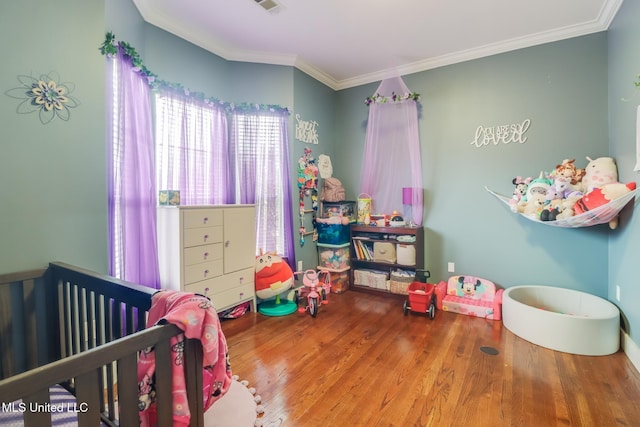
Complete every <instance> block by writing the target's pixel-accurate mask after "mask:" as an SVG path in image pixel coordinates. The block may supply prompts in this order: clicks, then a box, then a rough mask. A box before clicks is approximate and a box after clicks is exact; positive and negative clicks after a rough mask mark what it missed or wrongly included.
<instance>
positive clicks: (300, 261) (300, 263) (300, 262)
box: [298, 260, 302, 271]
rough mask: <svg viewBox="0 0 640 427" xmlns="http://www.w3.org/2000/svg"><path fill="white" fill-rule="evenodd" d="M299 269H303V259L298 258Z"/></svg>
mask: <svg viewBox="0 0 640 427" xmlns="http://www.w3.org/2000/svg"><path fill="white" fill-rule="evenodd" d="M298 271H302V260H298Z"/></svg>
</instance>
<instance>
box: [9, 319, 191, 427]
mask: <svg viewBox="0 0 640 427" xmlns="http://www.w3.org/2000/svg"><path fill="white" fill-rule="evenodd" d="M180 333H182V331H181V330H180V328H178V327H177V326H175V325H161V326H154V327H152V328H149V329H146V330H144V331H140V332H138V333H135V334H132V335H129V336H127V337H124V338H121V339H118V340H114V341H112V342H109V343H106V344H103V345H102V346H99V347H96V348H93V349H90V350H87V351H84V352H82V353H79V354H76V355H73V356H70V357H67V358H64V359H61V360H58V361H55V362H52V363H49V364H47V365H45V366H42V367H40V368H38V369H37V370H36V371H37V372H33V371H27V372H23V373H21V374H18V375H15V376H13V377H11V378H7V379H5V380H2V381H0V402H6V403H9V402H13V401H16V400H17V399H23V402H28V403H29V405H45V406H44V407H46V405H47V404H49V402H50V400H49V387H50V386H52V385H55V384H59V383H64V382H67V381H68V380H70V379H73V382H74V384H75V395H76V398H77V402H78V403H77V405H78V406H77V407H78V408H80V409H81V410H80V411H78V412H77V415H78V425H79V426H80V427H83V426H91V427H95V426H97V425H100V422H106V423H107V424H109V425H120V426H137V425H139V415H138V394H137V393H138V383H137V372H136V367H137V355H138V352H139V351H141V350H143V349H146V348H148V347H152V346H153V347H154V348H155V353H156V371H157V372H171V364H172V360H171V344H170V340H171V338H172V337H173V336H175V335H177V334H180ZM199 345H200V343H199V342H198V341H197V340H187V345H186V348H185V353H184V364H185V372H186V380H187V395H188V400H189V406H190V410H191V424H190V425H192V426H202V425H203V413H202V402H203V396H202V377H201V375H202V357H201V355H202V350H201V348H200V347H199ZM107 365H115V371H116V372H117V385H118V387H117V388H118V411H117V412H118V413H117V414H111V415H112V416H110V417H105V414H104V413H103V412H102V409H101V406H102V405H101V401H102V400H103V390H102V387H101V385H100V377H101V376H102V371H103V369H104V366H107ZM156 403H157V411H158V426H160V427H163V426H166V427H169V426H172V425H173V418H172V408H173V405H172V378H171V375H157V376H156ZM34 407H37V406H34ZM23 415H24V425H25V427H32V426H37V427H40V426H51V412H50V411H46V410H44V411H28V410H27V411H24V413H23Z"/></svg>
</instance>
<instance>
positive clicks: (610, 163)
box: [582, 157, 618, 194]
mask: <svg viewBox="0 0 640 427" xmlns="http://www.w3.org/2000/svg"><path fill="white" fill-rule="evenodd" d="M587 160H589V164H588V165H587V167H586V168H585V170H586V172H585V175H584V177H583V178H582V192H583V193H584V194H587V193H589V192H591V191H593V189H594V188H596V187H600V188H601V187H602V186H603V185H606V184H612V183H614V182H618V168H617V167H616V163H615V161H614V160H613V158H612V157H598V158H597V159H595V160H594V159H591V158H590V157H587Z"/></svg>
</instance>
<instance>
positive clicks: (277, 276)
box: [255, 251, 293, 299]
mask: <svg viewBox="0 0 640 427" xmlns="http://www.w3.org/2000/svg"><path fill="white" fill-rule="evenodd" d="M261 252H262V251H261ZM255 287H256V296H257V297H258V298H260V299H269V298H273V297H275V296H276V295H280V294H281V293H283V292H286V291H288V290H289V289H291V288H292V287H293V271H292V270H291V267H289V264H287V263H286V262H284V261H283V260H282V258H281V257H279V256H278V255H276V254H275V253H273V252H269V253H266V254H262V253H261V254H260V255H258V256H257V257H256V273H255Z"/></svg>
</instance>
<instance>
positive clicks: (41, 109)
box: [5, 72, 80, 124]
mask: <svg viewBox="0 0 640 427" xmlns="http://www.w3.org/2000/svg"><path fill="white" fill-rule="evenodd" d="M17 78H18V81H19V82H20V83H21V84H22V86H20V87H16V88H13V89H9V90H8V91H6V92H5V94H6V95H7V96H9V97H11V98H15V99H20V100H22V102H21V103H20V104H18V108H17V109H16V112H17V113H18V114H29V113H34V112H36V111H37V112H38V117H39V118H40V121H41V122H42V124H47V123H49V122H51V121H52V120H53V119H55V118H56V117H58V118H60V119H61V120H64V121H67V120H69V118H70V116H71V108H75V107H77V106H78V105H80V103H79V102H78V101H77V100H76V99H75V98H74V97H72V96H71V92H73V90H74V89H75V84H73V83H69V82H60V76H59V75H58V74H57V73H56V72H51V73H49V74H42V75H40V77H37V78H36V77H33V76H25V75H19V76H17Z"/></svg>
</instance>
